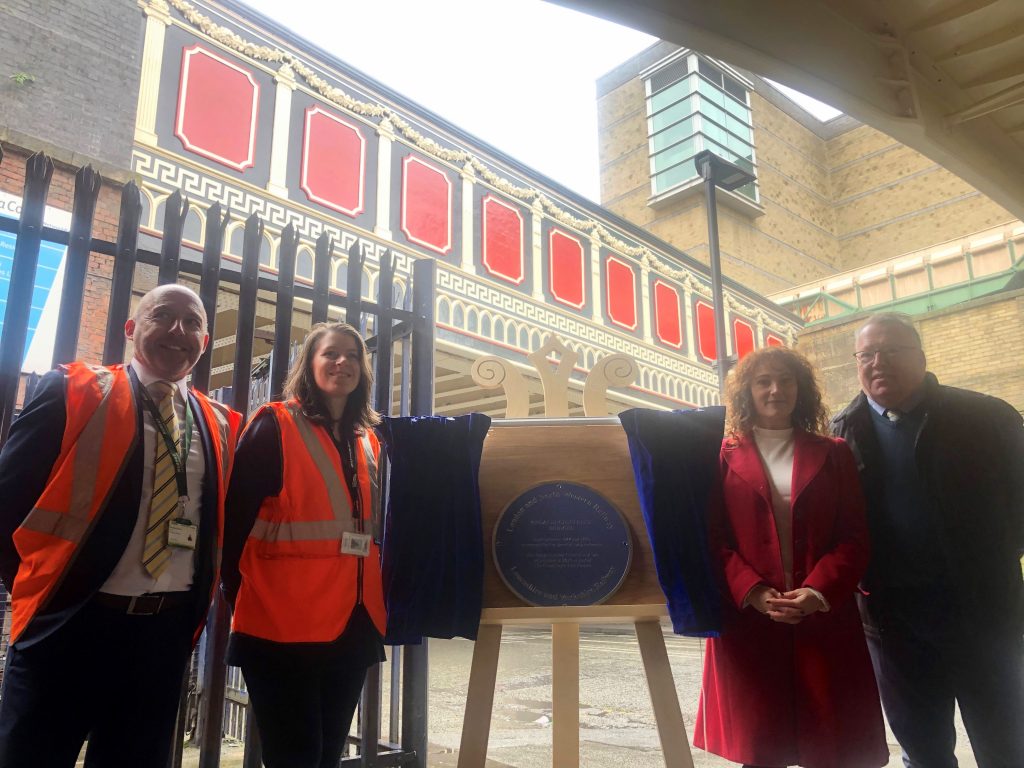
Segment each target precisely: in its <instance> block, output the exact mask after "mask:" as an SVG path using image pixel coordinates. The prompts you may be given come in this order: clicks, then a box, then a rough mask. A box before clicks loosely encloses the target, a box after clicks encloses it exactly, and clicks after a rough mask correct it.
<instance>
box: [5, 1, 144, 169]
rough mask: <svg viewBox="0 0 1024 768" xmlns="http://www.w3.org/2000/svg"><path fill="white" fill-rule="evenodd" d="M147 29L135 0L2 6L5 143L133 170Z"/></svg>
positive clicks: (77, 162) (9, 3)
mask: <svg viewBox="0 0 1024 768" xmlns="http://www.w3.org/2000/svg"><path fill="white" fill-rule="evenodd" d="M143 29H144V19H143V15H142V12H141V10H140V9H139V6H138V3H136V2H135V0H104V2H101V3H97V2H91V1H90V0H4V2H2V3H0V104H2V105H3V109H2V110H0V140H4V141H7V142H11V143H17V144H20V145H21V146H24V147H28V148H29V149H32V150H36V149H43V150H45V151H47V152H48V153H49V154H55V155H59V154H60V151H63V152H64V153H66V156H65V157H64V159H65V160H66V161H67V162H69V163H73V164H75V165H85V164H86V163H88V162H92V163H93V164H94V165H97V164H105V165H109V166H112V167H115V168H122V169H127V168H128V165H129V161H130V158H131V146H132V137H133V135H134V126H135V108H136V103H137V100H138V87H139V71H140V66H141V53H142V36H143ZM19 74H22V75H27V76H28V77H30V78H31V80H26V81H25V82H24V83H23V84H18V82H16V80H15V79H13V76H16V75H19Z"/></svg>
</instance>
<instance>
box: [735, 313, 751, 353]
mask: <svg viewBox="0 0 1024 768" xmlns="http://www.w3.org/2000/svg"><path fill="white" fill-rule="evenodd" d="M732 345H733V349H735V350H736V358H737V359H738V360H742V359H743V358H744V357H746V356H747V355H749V354H750V353H751V352H753V351H754V329H753V327H751V325H750V323H747V322H744V321H743V320H733V321H732Z"/></svg>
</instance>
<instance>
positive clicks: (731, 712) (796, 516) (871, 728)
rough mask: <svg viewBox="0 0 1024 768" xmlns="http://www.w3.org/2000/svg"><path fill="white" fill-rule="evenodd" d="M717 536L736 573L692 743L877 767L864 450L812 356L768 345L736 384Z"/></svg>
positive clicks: (730, 400)
mask: <svg viewBox="0 0 1024 768" xmlns="http://www.w3.org/2000/svg"><path fill="white" fill-rule="evenodd" d="M726 397H727V406H728V410H727V418H726V439H725V440H724V441H723V443H722V454H721V483H722V485H721V498H720V499H719V503H716V504H715V505H714V507H713V509H712V513H711V536H710V540H711V542H712V546H713V547H715V548H716V550H717V552H718V555H719V558H720V563H721V566H722V571H723V577H724V584H725V598H726V599H725V602H726V606H725V608H724V610H723V616H724V618H723V631H722V635H721V637H720V638H717V639H714V640H710V641H708V648H707V658H706V660H705V664H704V683H703V686H702V691H701V702H700V707H699V710H698V714H697V723H696V726H695V728H694V744H695V745H696V746H697V747H700V748H702V749H706V750H707V751H709V752H714V753H716V754H718V755H721V756H722V757H725V758H727V759H729V760H734V761H736V762H738V763H743V764H745V765H747V766H758V767H763V768H778V767H779V766H789V765H801V766H806V767H807V768H877V766H882V765H885V764H886V763H887V762H888V761H889V750H888V748H887V746H886V742H885V730H884V725H883V723H882V710H881V707H880V705H879V701H878V691H877V689H876V687H875V678H874V675H873V673H872V671H871V662H870V660H869V657H868V651H867V646H866V644H865V641H864V633H863V630H862V628H861V622H860V616H859V614H858V611H857V607H856V604H855V602H854V599H853V594H854V591H855V589H856V587H857V582H858V581H859V579H860V577H861V575H862V574H863V573H864V569H865V567H866V566H867V562H868V540H867V528H866V525H865V521H864V501H863V498H862V494H861V488H860V481H859V479H858V477H857V468H856V465H855V463H854V458H853V455H852V454H851V453H850V450H849V448H848V447H847V446H846V444H845V443H844V442H843V441H842V440H838V439H833V438H828V437H824V436H823V432H824V428H825V424H826V414H825V409H824V407H823V405H822V402H821V393H820V391H819V389H818V385H817V383H816V382H815V379H814V371H813V369H812V368H811V365H810V363H808V362H807V360H806V359H805V358H804V357H803V356H801V355H799V354H798V353H796V352H793V351H792V350H789V349H784V348H781V347H766V348H764V349H760V350H757V351H756V352H753V353H751V354H749V355H747V356H746V357H745V358H744V359H743V360H742V361H741V362H740V364H739V365H738V366H737V368H736V370H735V371H734V373H733V374H732V375H731V376H730V377H729V382H728V385H727V393H726Z"/></svg>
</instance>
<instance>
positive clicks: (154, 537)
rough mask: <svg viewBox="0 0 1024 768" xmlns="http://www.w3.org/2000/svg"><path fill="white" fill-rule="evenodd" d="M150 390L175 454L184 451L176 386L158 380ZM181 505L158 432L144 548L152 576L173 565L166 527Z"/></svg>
mask: <svg viewBox="0 0 1024 768" xmlns="http://www.w3.org/2000/svg"><path fill="white" fill-rule="evenodd" d="M149 391H150V393H151V394H152V395H153V399H154V400H156V402H157V408H158V410H159V412H160V420H161V421H162V422H163V423H164V424H165V425H166V427H167V431H168V433H170V435H171V437H172V438H174V450H175V453H178V454H179V455H180V452H181V432H180V430H179V428H178V417H177V415H176V414H175V413H174V385H173V384H171V383H170V382H167V381H155V382H153V383H152V384H150V385H149ZM177 506H178V483H177V478H176V477H175V474H174V461H173V460H172V459H171V453H170V451H169V450H168V449H167V441H166V440H164V438H163V436H162V435H161V434H160V430H159V429H157V431H156V461H154V462H153V497H152V498H151V499H150V502H149V519H148V521H147V523H146V541H145V544H144V545H143V548H142V567H143V568H145V569H146V571H147V572H148V573H149V574H150V575H152V576H153V578H154V579H155V578H159V576H160V574H161V573H163V572H164V570H165V569H166V568H167V565H168V563H170V562H171V550H170V549H168V547H167V526H168V521H169V520H170V518H171V515H173V514H174V510H175V509H176V508H177Z"/></svg>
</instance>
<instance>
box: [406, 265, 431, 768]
mask: <svg viewBox="0 0 1024 768" xmlns="http://www.w3.org/2000/svg"><path fill="white" fill-rule="evenodd" d="M436 270H437V265H436V264H435V263H434V260H433V259H420V260H418V261H416V262H415V263H414V264H413V268H412V272H413V280H412V291H413V294H412V311H413V331H412V364H411V368H412V389H411V393H410V400H411V403H410V410H411V411H412V414H413V415H414V416H427V415H430V414H433V412H434V279H435V275H436ZM403 656H404V657H405V659H404V666H403V671H402V677H403V681H404V682H403V686H402V749H403V750H405V751H407V752H414V753H415V755H416V757H415V762H414V763H413V764H414V765H415V766H416V768H427V726H428V722H427V714H428V713H427V687H428V684H429V682H428V681H429V678H428V657H427V642H426V640H424V641H423V642H422V643H421V644H420V645H409V646H406V647H405V649H404V650H403Z"/></svg>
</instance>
